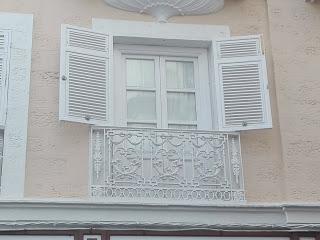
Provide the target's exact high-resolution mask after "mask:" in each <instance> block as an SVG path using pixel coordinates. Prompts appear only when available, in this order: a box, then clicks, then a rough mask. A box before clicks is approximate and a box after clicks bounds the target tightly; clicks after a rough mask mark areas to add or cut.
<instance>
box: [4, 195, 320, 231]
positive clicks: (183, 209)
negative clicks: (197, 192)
mask: <svg viewBox="0 0 320 240" xmlns="http://www.w3.org/2000/svg"><path fill="white" fill-rule="evenodd" d="M79 228H99V229H114V230H116V229H128V230H130V229H142V230H163V229H166V230H191V229H207V230H265V231H268V230H272V231H274V230H282V231H291V230H299V231H309V230H317V231H318V230H320V205H316V204H314V205H290V204H266V205H263V204H243V205H218V206H214V207H212V206H206V205H201V206H191V207H190V206H176V205H155V204H149V205H138V204H118V203H102V202H101V203H94V202H87V201H61V200H60V201H55V200H49V201H45V200H24V201H22V200H21V201H10V200H1V201H0V230H21V229H30V230H37V229H52V230H56V229H79Z"/></svg>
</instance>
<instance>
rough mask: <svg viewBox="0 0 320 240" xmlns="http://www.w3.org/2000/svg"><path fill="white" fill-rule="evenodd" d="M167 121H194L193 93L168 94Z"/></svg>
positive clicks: (194, 105) (194, 102) (194, 101)
mask: <svg viewBox="0 0 320 240" xmlns="http://www.w3.org/2000/svg"><path fill="white" fill-rule="evenodd" d="M168 120H169V121H182V122H188V121H196V120H197V117H196V100H195V94H194V93H168Z"/></svg>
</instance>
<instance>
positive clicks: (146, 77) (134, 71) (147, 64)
mask: <svg viewBox="0 0 320 240" xmlns="http://www.w3.org/2000/svg"><path fill="white" fill-rule="evenodd" d="M126 65H127V86H128V87H149V88H153V87H154V86H155V77H154V72H155V71H154V61H153V60H145V59H127V60H126Z"/></svg>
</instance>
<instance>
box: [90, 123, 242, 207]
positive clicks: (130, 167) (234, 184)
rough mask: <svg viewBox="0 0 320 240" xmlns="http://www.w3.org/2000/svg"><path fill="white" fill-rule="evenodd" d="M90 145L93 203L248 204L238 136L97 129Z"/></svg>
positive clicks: (177, 131)
mask: <svg viewBox="0 0 320 240" xmlns="http://www.w3.org/2000/svg"><path fill="white" fill-rule="evenodd" d="M91 141H92V144H91V145H92V157H91V159H92V161H91V162H92V174H91V175H92V176H91V196H92V197H95V198H102V199H107V200H115V201H121V202H136V203H175V204H179V203H183V204H188V203H190V204H193V203H195V204H196V203H217V202H243V201H244V200H245V197H244V188H243V176H242V161H241V154H240V138H239V135H238V134H226V133H216V132H206V131H197V130H186V131H184V130H183V131H181V130H159V129H141V128H139V129H133V128H93V129H92V139H91Z"/></svg>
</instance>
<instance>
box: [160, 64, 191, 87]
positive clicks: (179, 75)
mask: <svg viewBox="0 0 320 240" xmlns="http://www.w3.org/2000/svg"><path fill="white" fill-rule="evenodd" d="M166 79H167V88H168V89H178V88H194V66H193V62H177V61H167V62H166Z"/></svg>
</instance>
